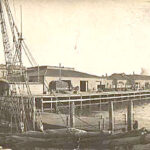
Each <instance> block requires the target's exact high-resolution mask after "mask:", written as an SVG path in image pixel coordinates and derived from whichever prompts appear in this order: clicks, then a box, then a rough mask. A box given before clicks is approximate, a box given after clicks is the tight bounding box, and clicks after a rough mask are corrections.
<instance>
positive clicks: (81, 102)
mask: <svg viewBox="0 0 150 150" xmlns="http://www.w3.org/2000/svg"><path fill="white" fill-rule="evenodd" d="M80 109H81V110H82V99H81V101H80Z"/></svg>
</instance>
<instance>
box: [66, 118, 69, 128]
mask: <svg viewBox="0 0 150 150" xmlns="http://www.w3.org/2000/svg"><path fill="white" fill-rule="evenodd" d="M66 126H67V127H68V126H69V118H68V116H67V117H66Z"/></svg>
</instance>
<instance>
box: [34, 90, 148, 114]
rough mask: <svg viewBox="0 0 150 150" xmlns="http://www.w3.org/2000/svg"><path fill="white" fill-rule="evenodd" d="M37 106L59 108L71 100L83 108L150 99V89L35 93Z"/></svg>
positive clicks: (46, 108) (43, 108)
mask: <svg viewBox="0 0 150 150" xmlns="http://www.w3.org/2000/svg"><path fill="white" fill-rule="evenodd" d="M34 98H35V103H36V108H37V109H40V110H41V111H42V112H43V111H45V110H51V111H52V110H57V107H70V102H74V104H75V106H76V107H77V106H78V107H80V108H81V109H82V107H83V106H89V105H90V106H91V105H99V106H101V104H108V103H109V102H110V101H113V102H114V103H117V102H125V101H126V102H127V101H129V100H132V101H139V100H142V101H144V100H150V90H141V91H124V92H122V91H120V92H103V93H93V94H88V93H85V94H76V95H70V94H68V95H65V94H61V95H55V96H51V95H34Z"/></svg>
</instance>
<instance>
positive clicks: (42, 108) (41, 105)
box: [41, 98, 44, 112]
mask: <svg viewBox="0 0 150 150" xmlns="http://www.w3.org/2000/svg"><path fill="white" fill-rule="evenodd" d="M43 110H44V108H43V98H42V99H41V112H43Z"/></svg>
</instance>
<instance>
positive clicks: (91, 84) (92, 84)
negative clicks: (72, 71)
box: [45, 77, 100, 91]
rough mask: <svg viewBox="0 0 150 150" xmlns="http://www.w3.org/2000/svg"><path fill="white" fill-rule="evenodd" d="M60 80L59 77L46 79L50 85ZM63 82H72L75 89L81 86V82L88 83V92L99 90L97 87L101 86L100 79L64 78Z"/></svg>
mask: <svg viewBox="0 0 150 150" xmlns="http://www.w3.org/2000/svg"><path fill="white" fill-rule="evenodd" d="M54 80H59V77H45V81H46V82H47V83H48V84H49V83H50V82H51V81H54ZM61 80H71V83H72V85H73V87H76V86H79V88H80V81H88V90H89V91H92V90H97V85H99V84H100V79H98V78H78V77H76V78H73V77H62V78H61Z"/></svg>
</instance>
